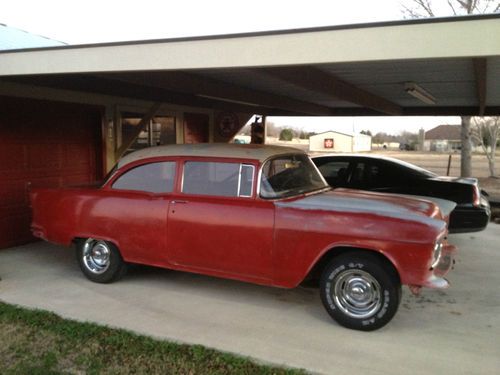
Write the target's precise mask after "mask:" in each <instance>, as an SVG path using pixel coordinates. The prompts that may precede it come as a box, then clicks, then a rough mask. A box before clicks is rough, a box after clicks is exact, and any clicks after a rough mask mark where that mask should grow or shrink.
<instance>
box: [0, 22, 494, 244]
mask: <svg viewBox="0 0 500 375" xmlns="http://www.w3.org/2000/svg"><path fill="white" fill-rule="evenodd" d="M499 36H500V15H487V16H468V17H454V18H444V19H431V20H412V21H404V22H389V23H378V24H363V25H352V26H339V27H322V28H314V29H301V30H287V31H278V32H268V33H250V34H238V35H222V36H212V37H199V38H183V39H169V40H148V41H139V42H129V43H110V44H98V45H82V46H64V47H52V48H40V49H25V50H10V51H3V52H0V104H1V108H2V113H0V137H1V139H2V143H3V145H2V149H3V150H2V152H0V176H2V181H3V183H2V187H0V208H1V209H2V211H3V212H4V211H5V212H7V214H6V215H4V217H2V219H1V221H0V247H5V246H10V245H14V244H19V243H22V242H26V241H29V233H28V232H27V229H28V223H29V208H28V205H27V194H26V193H27V190H28V188H29V186H30V185H38V186H39V185H63V184H67V183H83V182H91V181H94V180H97V179H99V178H102V176H103V174H104V173H105V171H107V170H109V169H110V168H111V167H112V166H113V165H114V164H115V162H116V160H117V159H118V158H120V156H121V155H122V154H123V153H124V152H126V151H127V149H128V148H129V146H130V145H131V144H132V143H133V142H134V141H135V140H136V139H137V137H138V136H139V135H140V133H141V130H144V129H145V128H146V127H147V126H148V125H149V124H151V122H152V120H153V119H154V118H156V117H163V118H168V119H173V123H174V128H175V135H174V137H173V138H172V140H171V141H172V142H174V143H184V142H198V141H208V142H228V141H230V140H231V138H232V137H233V136H234V135H235V134H236V133H237V131H238V130H239V129H240V128H241V127H242V126H243V125H244V124H245V123H246V121H247V120H248V119H249V118H250V117H251V116H252V115H254V114H258V115H262V116H280V115H287V116H364V115H371V116H373V115H380V116H384V115H401V116H410V115H412V116H418V115H498V114H500V37H499ZM61 114H64V115H61ZM128 117H133V118H134V119H137V121H136V122H135V123H134V124H132V125H131V124H130V123H127V122H126V121H124V119H126V118H128ZM54 119H58V120H54ZM16 161H17V162H16ZM68 163H69V165H68ZM74 165H79V166H80V167H79V168H80V169H78V171H75V169H74V168H72V166H74ZM44 171H46V172H44ZM47 173H48V175H47ZM47 176H49V177H50V178H49V177H47Z"/></svg>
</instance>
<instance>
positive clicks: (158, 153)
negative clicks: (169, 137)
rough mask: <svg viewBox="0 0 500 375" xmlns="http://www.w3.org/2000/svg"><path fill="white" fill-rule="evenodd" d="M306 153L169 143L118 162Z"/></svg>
mask: <svg viewBox="0 0 500 375" xmlns="http://www.w3.org/2000/svg"><path fill="white" fill-rule="evenodd" d="M291 153H293V154H296V153H300V154H304V151H302V150H299V149H296V148H293V147H284V146H269V145H253V144H247V145H244V144H227V143H198V144H183V145H167V146H157V147H148V148H144V149H142V150H138V151H135V152H132V153H130V154H128V155H126V156H124V157H123V158H122V159H121V160H120V161H119V163H118V168H121V167H123V166H124V165H127V164H130V163H133V162H135V161H138V160H142V159H149V158H155V157H163V156H183V157H184V156H193V157H211V158H232V159H250V160H258V161H260V162H263V161H265V160H267V159H269V158H270V157H272V156H276V155H286V154H291Z"/></svg>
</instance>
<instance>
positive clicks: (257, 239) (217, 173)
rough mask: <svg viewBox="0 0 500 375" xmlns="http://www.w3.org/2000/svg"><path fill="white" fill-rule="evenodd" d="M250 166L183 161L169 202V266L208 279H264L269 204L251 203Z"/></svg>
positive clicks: (252, 182)
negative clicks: (177, 187) (177, 189)
mask: <svg viewBox="0 0 500 375" xmlns="http://www.w3.org/2000/svg"><path fill="white" fill-rule="evenodd" d="M256 167H257V166H256V165H253V164H249V163H242V162H226V161H218V160H215V161H207V160H186V161H185V163H184V165H183V176H182V183H181V186H180V192H179V194H177V195H176V196H175V197H173V199H172V200H171V203H170V209H169V216H168V220H169V225H168V228H167V247H168V256H169V260H170V262H172V263H173V264H176V265H178V266H181V267H184V268H188V269H192V270H198V271H200V272H203V273H209V274H223V275H225V276H228V277H235V278H248V277H250V278H252V279H254V280H258V279H261V280H263V281H264V280H270V279H271V278H272V262H271V259H272V248H273V230H274V229H273V227H274V205H273V204H272V203H270V202H266V201H261V200H258V199H255V194H256V193H255V190H256V188H255V185H256V184H255V180H256V178H257V174H256Z"/></svg>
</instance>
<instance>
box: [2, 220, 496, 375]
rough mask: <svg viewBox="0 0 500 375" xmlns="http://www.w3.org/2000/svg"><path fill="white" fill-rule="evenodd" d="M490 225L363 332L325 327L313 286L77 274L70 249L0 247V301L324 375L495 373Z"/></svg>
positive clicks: (159, 274)
mask: <svg viewBox="0 0 500 375" xmlns="http://www.w3.org/2000/svg"><path fill="white" fill-rule="evenodd" d="M499 240H500V225H495V224H490V226H489V228H488V229H487V230H486V231H484V232H480V233H477V234H461V235H453V236H452V237H451V242H453V243H455V244H457V245H458V246H459V247H460V254H459V256H458V263H457V266H456V269H455V270H454V271H453V273H451V274H450V277H449V279H450V281H451V282H452V287H451V289H449V290H447V291H445V292H443V291H434V290H424V291H423V294H422V295H421V296H420V297H414V296H412V295H410V293H409V292H408V290H407V288H405V289H404V294H403V301H402V303H401V306H400V309H399V312H398V313H397V314H396V317H395V318H394V319H393V321H392V322H391V323H389V325H388V326H386V327H384V328H383V329H381V330H379V331H375V332H370V333H362V332H356V331H351V330H347V329H345V328H342V327H340V326H338V325H337V324H336V323H334V322H333V321H332V320H331V319H330V318H329V316H328V315H327V314H326V312H325V311H324V310H323V307H322V306H321V302H320V299H319V297H318V293H317V290H315V289H305V288H298V289H295V290H281V289H274V288H268V287H261V286H255V285H250V284H244V283H241V282H235V281H228V280H219V279H215V278H210V277H204V276H199V275H192V274H186V273H180V272H173V271H168V270H159V269H153V268H146V267H139V268H136V269H133V270H132V271H131V272H129V274H128V275H127V276H126V277H125V278H124V279H123V280H121V281H120V282H117V283H115V284H111V285H100V284H95V283H92V282H90V281H87V280H86V279H85V278H84V277H83V275H82V274H81V272H80V271H79V269H78V266H77V264H76V260H75V259H74V251H73V249H66V248H62V247H58V246H54V245H50V244H47V243H36V244H31V245H27V246H21V247H16V248H11V249H6V250H1V251H0V276H1V277H2V281H0V300H3V301H5V302H9V303H13V304H18V305H22V306H28V307H35V308H39V309H44V310H51V311H54V312H56V313H57V314H59V315H61V316H63V317H67V318H72V319H77V320H82V321H93V322H97V323H101V324H107V325H110V326H115V327H121V328H126V329H129V330H133V331H136V332H139V333H143V334H147V335H152V336H156V337H160V338H165V339H169V340H174V341H178V342H187V343H195V344H201V345H205V346H208V347H213V348H217V349H220V350H223V351H229V352H235V353H239V354H242V355H245V356H250V357H254V358H257V359H259V360H262V361H266V362H273V363H277V364H283V365H286V366H292V367H300V368H305V369H308V370H310V371H313V372H319V373H327V374H359V373H361V372H366V373H369V374H398V375H399V374H401V373H404V374H425V375H429V374H495V373H496V374H498V373H500V287H499V285H500V246H499V244H498V243H499Z"/></svg>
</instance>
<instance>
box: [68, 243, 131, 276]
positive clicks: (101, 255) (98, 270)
mask: <svg viewBox="0 0 500 375" xmlns="http://www.w3.org/2000/svg"><path fill="white" fill-rule="evenodd" d="M76 257H77V260H78V264H79V265H80V269H81V270H82V272H83V274H84V275H85V276H86V277H87V278H88V279H89V280H92V281H94V282H96V283H110V282H113V281H115V280H118V279H120V278H121V277H122V276H123V275H124V274H125V272H126V270H127V264H126V263H125V262H124V261H123V258H122V256H121V255H120V252H119V251H118V248H117V247H116V246H115V245H114V244H113V243H111V242H109V241H103V240H98V239H94V238H87V239H84V240H80V241H78V242H77V246H76Z"/></svg>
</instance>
